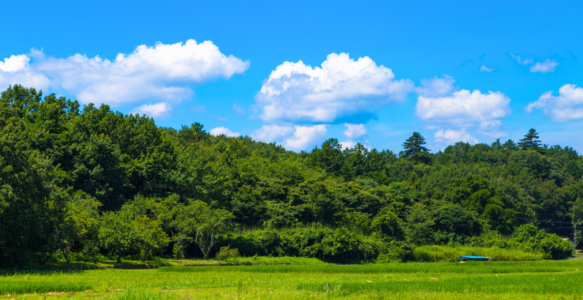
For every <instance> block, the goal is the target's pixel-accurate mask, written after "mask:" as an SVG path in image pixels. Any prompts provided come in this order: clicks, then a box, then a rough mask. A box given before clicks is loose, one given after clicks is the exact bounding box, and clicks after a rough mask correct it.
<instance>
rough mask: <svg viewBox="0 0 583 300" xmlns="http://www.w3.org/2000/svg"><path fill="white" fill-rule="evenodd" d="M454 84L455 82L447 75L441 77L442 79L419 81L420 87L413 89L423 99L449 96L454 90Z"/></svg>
mask: <svg viewBox="0 0 583 300" xmlns="http://www.w3.org/2000/svg"><path fill="white" fill-rule="evenodd" d="M454 82H455V80H453V78H452V77H451V76H447V75H443V78H437V77H434V78H430V79H421V86H420V87H417V88H415V91H416V92H417V94H420V95H422V96H425V97H439V96H443V95H447V94H451V93H452V92H453V91H454V89H455V88H454V86H453V83H454Z"/></svg>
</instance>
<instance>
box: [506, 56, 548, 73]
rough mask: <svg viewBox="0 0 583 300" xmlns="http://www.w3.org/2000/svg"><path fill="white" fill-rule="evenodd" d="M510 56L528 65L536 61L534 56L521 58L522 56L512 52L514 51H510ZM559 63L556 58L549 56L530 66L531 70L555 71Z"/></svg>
mask: <svg viewBox="0 0 583 300" xmlns="http://www.w3.org/2000/svg"><path fill="white" fill-rule="evenodd" d="M510 56H512V58H514V59H515V60H516V61H517V62H518V63H519V64H521V65H525V66H526V65H531V64H533V63H534V59H532V58H526V59H522V58H520V56H518V55H514V54H512V52H510ZM558 65H559V63H558V62H557V61H556V60H554V59H549V58H547V60H545V61H543V62H540V61H539V62H536V63H534V65H532V66H531V67H530V72H531V73H535V72H541V73H552V72H554V71H555V68H556V66H558Z"/></svg>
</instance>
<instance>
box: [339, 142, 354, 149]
mask: <svg viewBox="0 0 583 300" xmlns="http://www.w3.org/2000/svg"><path fill="white" fill-rule="evenodd" d="M340 146H341V147H342V150H344V149H351V148H354V146H356V142H354V141H352V140H347V141H343V142H340Z"/></svg>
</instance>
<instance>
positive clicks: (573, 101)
mask: <svg viewBox="0 0 583 300" xmlns="http://www.w3.org/2000/svg"><path fill="white" fill-rule="evenodd" d="M533 109H542V110H543V111H544V113H545V114H547V115H550V116H551V118H552V119H553V120H554V121H557V122H565V121H569V120H576V119H581V118H583V88H580V87H577V86H576V85H574V84H565V85H563V86H562V87H561V88H560V89H559V95H558V96H554V95H553V93H552V92H546V93H544V94H542V95H541V96H540V97H539V98H538V100H537V101H535V102H531V103H529V104H528V106H526V107H525V110H526V111H527V112H528V113H532V111H533Z"/></svg>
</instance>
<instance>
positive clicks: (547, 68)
mask: <svg viewBox="0 0 583 300" xmlns="http://www.w3.org/2000/svg"><path fill="white" fill-rule="evenodd" d="M558 65H559V63H558V62H557V61H555V60H551V59H547V60H545V61H543V62H537V63H536V64H534V66H532V67H530V72H531V73H535V72H541V73H551V72H554V71H555V67H556V66H558Z"/></svg>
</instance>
